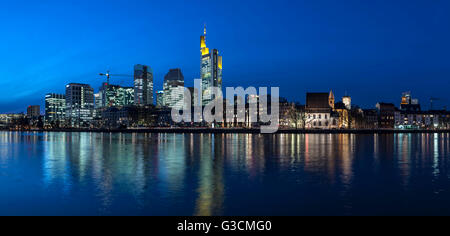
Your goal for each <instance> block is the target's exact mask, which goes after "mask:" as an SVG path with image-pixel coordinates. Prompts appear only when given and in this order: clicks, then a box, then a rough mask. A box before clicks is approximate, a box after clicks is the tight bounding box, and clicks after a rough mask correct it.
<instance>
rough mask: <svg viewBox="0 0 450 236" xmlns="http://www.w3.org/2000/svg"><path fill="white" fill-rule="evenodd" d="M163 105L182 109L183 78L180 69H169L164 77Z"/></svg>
mask: <svg viewBox="0 0 450 236" xmlns="http://www.w3.org/2000/svg"><path fill="white" fill-rule="evenodd" d="M163 87H164V99H163V104H164V106H166V107H169V108H176V109H180V110H181V109H183V97H184V76H183V73H181V70H180V69H170V70H169V72H168V73H167V74H166V76H164V86H163Z"/></svg>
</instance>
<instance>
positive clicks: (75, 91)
mask: <svg viewBox="0 0 450 236" xmlns="http://www.w3.org/2000/svg"><path fill="white" fill-rule="evenodd" d="M93 113H94V89H92V87H91V86H90V85H88V84H76V83H71V84H68V85H66V118H67V119H68V121H70V125H71V126H75V127H87V126H89V124H90V122H91V121H92V119H93Z"/></svg>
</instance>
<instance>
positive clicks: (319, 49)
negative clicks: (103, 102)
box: [0, 1, 450, 113]
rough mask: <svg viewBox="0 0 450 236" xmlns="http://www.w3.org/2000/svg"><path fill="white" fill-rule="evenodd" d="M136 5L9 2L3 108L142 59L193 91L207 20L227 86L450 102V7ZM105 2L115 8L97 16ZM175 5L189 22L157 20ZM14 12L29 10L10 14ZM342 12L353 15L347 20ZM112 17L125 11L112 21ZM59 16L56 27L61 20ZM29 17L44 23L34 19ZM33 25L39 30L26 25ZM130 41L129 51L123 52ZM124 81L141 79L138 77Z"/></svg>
mask: <svg viewBox="0 0 450 236" xmlns="http://www.w3.org/2000/svg"><path fill="white" fill-rule="evenodd" d="M47 3H48V4H47ZM139 3H144V2H141V1H134V2H132V3H127V2H120V1H119V2H114V3H111V4H103V5H102V2H101V1H98V2H96V3H93V4H87V3H86V2H80V3H78V2H77V4H75V7H74V8H73V9H71V11H68V12H66V11H61V10H63V9H66V8H67V7H69V5H70V4H68V2H64V3H58V4H55V3H53V2H52V1H48V2H45V3H44V4H36V3H34V4H30V5H29V6H27V7H25V8H24V9H23V11H19V6H18V5H16V4H17V3H9V4H8V5H10V10H9V12H8V13H6V12H5V13H4V14H2V15H3V17H12V19H14V20H12V21H10V22H11V24H9V25H6V26H5V27H4V38H3V39H2V41H3V44H2V45H3V46H0V51H3V52H4V53H2V59H1V61H2V65H3V66H1V67H0V72H1V73H2V75H3V76H4V78H6V79H4V80H3V81H2V82H3V86H2V89H1V90H0V91H1V92H2V93H1V94H2V95H1V101H2V102H1V103H0V109H1V110H0V112H1V113H14V112H23V111H25V109H26V107H27V106H29V105H41V108H43V103H44V96H45V95H46V94H47V93H58V94H62V93H63V92H64V89H65V87H64V86H65V85H66V84H69V83H71V82H76V83H87V84H90V85H91V86H92V87H93V88H94V89H95V91H97V89H98V87H99V86H100V84H101V83H102V82H104V81H105V79H104V78H101V77H100V76H97V75H98V73H99V72H102V71H105V70H107V69H108V70H111V72H112V73H120V74H132V69H133V68H132V66H133V65H134V64H145V65H149V66H150V67H152V68H153V69H154V73H155V79H154V85H155V88H154V91H157V90H161V89H162V84H163V83H162V81H163V77H164V75H165V73H167V71H168V70H169V69H171V68H180V69H181V70H182V71H183V74H184V75H185V78H186V79H185V80H186V86H187V87H188V86H192V82H193V79H194V78H200V73H199V67H200V65H199V60H198V55H199V53H198V36H199V35H200V33H202V30H203V24H204V23H206V25H207V27H208V44H209V45H212V46H213V47H214V48H219V49H220V52H221V54H223V55H224V57H225V59H224V60H225V61H224V63H225V68H224V69H225V71H224V80H225V83H224V87H226V86H231V87H236V86H244V87H246V86H279V87H280V92H281V96H282V97H286V98H288V99H289V100H291V101H298V102H300V103H305V102H304V101H305V99H306V98H305V94H306V92H320V91H328V90H330V89H333V91H334V92H335V94H336V95H337V98H340V97H341V96H342V95H344V94H345V93H347V94H348V95H350V96H351V97H352V100H353V101H354V104H357V105H360V106H361V107H367V108H373V107H374V106H375V104H376V103H377V102H392V103H394V104H396V105H398V103H399V102H398V99H399V95H398V94H400V93H401V92H404V91H412V92H413V93H414V94H415V96H416V97H417V98H418V99H419V101H420V103H422V105H423V107H424V108H427V107H428V104H429V101H428V100H429V98H430V97H431V96H433V97H438V98H441V101H439V103H440V104H439V103H438V104H437V105H436V106H439V107H443V106H447V105H448V104H449V101H448V100H446V88H448V85H449V80H448V78H449V77H450V71H449V68H448V63H449V61H448V59H447V57H446V55H447V54H448V53H449V52H450V47H449V45H448V44H447V43H446V42H448V39H449V37H450V36H449V34H448V32H446V30H445V29H446V28H448V25H449V23H447V22H450V20H448V18H449V16H447V15H445V11H444V10H443V9H445V7H446V6H448V5H449V3H447V2H436V3H434V4H429V3H426V4H425V2H424V1H408V2H406V1H405V2H403V1H399V2H396V3H390V6H391V8H389V9H382V8H381V5H382V4H379V5H378V4H377V3H368V4H364V5H358V3H357V2H353V4H347V5H344V4H342V5H340V4H338V5H337V6H333V5H332V4H336V3H331V2H328V1H321V2H320V3H303V2H302V3H288V2H284V1H282V2H281V3H279V4H273V3H269V2H266V1H263V2H262V3H261V4H253V2H252V1H249V2H245V3H242V4H241V5H240V8H238V9H234V8H233V5H234V3H236V2H232V3H211V5H209V6H202V8H201V9H202V10H199V9H197V8H196V7H199V5H201V2H193V3H192V4H183V3H180V2H175V3H176V4H167V3H152V2H150V3H148V2H147V4H146V5H145V6H148V5H149V4H151V5H152V4H153V6H154V7H155V9H157V10H155V13H157V16H152V17H150V16H139V17H138V16H134V17H130V14H131V16H132V13H133V10H135V9H137V8H138V7H141V6H140V4H139ZM406 3H407V4H406ZM49 5H51V7H50V8H49V9H46V7H48V6H49ZM169 5H170V6H169ZM100 6H101V7H106V8H107V10H108V11H107V13H102V11H97V10H98V9H99V7H100ZM125 6H126V7H125ZM172 7H174V8H177V9H178V8H180V9H181V8H183V9H185V11H183V14H185V15H188V16H189V17H187V18H189V20H187V21H180V19H181V16H177V17H175V18H174V19H173V20H167V21H164V20H160V21H158V23H155V22H157V21H156V19H157V18H158V17H162V18H163V19H169V18H170V17H174V16H173V14H170V12H169V10H170V9H171V8H172ZM34 8H36V9H37V10H40V11H42V12H41V13H48V14H41V13H40V14H39V15H36V13H35V12H34V11H31V9H34ZM266 8H269V9H271V11H270V15H269V16H270V17H267V18H263V17H262V16H264V15H265V14H261V12H268V10H265V9H266ZM205 9H210V10H211V9H216V10H217V11H214V13H212V11H209V10H205ZM348 9H353V10H352V11H347V10H348ZM232 10H233V11H232ZM311 10H312V11H311ZM358 10H360V11H358ZM0 11H1V10H0ZM15 11H18V12H20V14H17V16H15V15H14V14H11V13H14V12H15ZM234 11H236V12H234ZM257 11H259V12H257ZM60 12H64V14H66V13H67V16H64V15H61V13H60ZM81 12H85V13H86V15H87V16H90V17H93V19H92V21H88V19H87V18H76V16H78V15H79V13H81ZM308 12H309V13H308ZM343 12H347V13H350V14H348V15H347V16H346V17H342V16H341V15H340V14H341V13H343ZM358 12H359V13H358ZM232 13H233V14H232ZM234 13H239V14H234ZM244 13H248V14H247V15H245V14H244ZM108 14H111V15H116V16H117V17H112V18H107V17H106V15H108ZM183 14H182V15H183ZM41 15H46V17H41ZM232 15H233V16H234V15H237V17H236V18H232V17H231V16H232ZM24 16H25V17H24ZM252 16H257V17H256V18H255V17H253V18H252ZM337 16H340V17H339V19H336V20H337V21H335V20H333V19H334V17H336V18H337ZM18 17H24V18H23V19H18ZM56 17H57V18H58V19H59V22H58V23H55V22H53V21H52V19H54V18H56ZM31 19H33V20H34V19H36V21H33V23H30V20H31ZM74 19H77V20H74ZM289 19H291V22H290V21H289ZM356 19H359V20H360V21H359V22H355V20H356ZM412 19H413V20H412ZM133 23H137V26H136V25H133ZM3 24H5V23H3ZM27 24H31V26H33V27H26V30H24V32H19V31H17V29H19V28H24V27H25V26H26V25H27ZM143 25H148V28H149V29H151V30H148V31H144V32H143V33H142V34H141V35H142V36H141V37H139V38H138V39H136V38H134V36H135V35H134V34H133V33H130V32H133V30H134V29H136V28H137V27H138V26H139V27H141V26H143ZM150 26H155V27H153V28H152V27H150ZM43 31H44V32H46V33H45V34H39V35H38V32H43ZM89 34H91V35H95V37H93V38H92V37H88V35H89ZM97 35H98V36H97ZM103 35H105V37H103ZM74 36H75V37H74ZM110 36H111V37H110ZM30 39H33V40H30ZM316 40H318V41H317V42H315V41H316ZM11 42H12V43H11ZM102 43H103V44H102ZM124 44H125V45H127V44H129V45H130V46H127V47H123V48H121V47H118V46H119V45H124ZM149 45H150V46H149ZM293 55H296V56H295V57H294V56H293ZM86 58H88V60H86ZM124 58H126V59H124ZM250 59H251V60H250ZM288 59H289V60H288ZM243 77H244V78H243ZM280 77H281V78H280ZM121 80H123V79H118V80H113V81H111V83H112V84H116V83H120V82H121ZM125 85H129V86H130V85H132V79H130V81H128V83H126V84H125ZM374 88H375V89H374ZM430 91H433V93H431V92H430ZM154 95H155V94H154ZM41 112H42V109H41Z"/></svg>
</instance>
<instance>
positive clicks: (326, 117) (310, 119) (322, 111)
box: [305, 91, 339, 129]
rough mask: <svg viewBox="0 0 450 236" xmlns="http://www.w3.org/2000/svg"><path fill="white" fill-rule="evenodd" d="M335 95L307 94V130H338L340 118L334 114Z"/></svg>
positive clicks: (331, 93)
mask: <svg viewBox="0 0 450 236" xmlns="http://www.w3.org/2000/svg"><path fill="white" fill-rule="evenodd" d="M334 102H335V99H334V94H333V92H332V91H331V92H330V93H307V94H306V125H305V126H306V128H309V129H331V128H337V124H338V120H339V116H337V117H336V115H335V114H333V110H334V105H335V103H334Z"/></svg>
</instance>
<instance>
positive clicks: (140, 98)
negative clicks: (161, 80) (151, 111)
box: [134, 65, 153, 106]
mask: <svg viewBox="0 0 450 236" xmlns="http://www.w3.org/2000/svg"><path fill="white" fill-rule="evenodd" d="M134 104H135V105H138V106H145V105H151V104H153V71H152V69H151V68H150V67H149V66H145V65H135V66H134Z"/></svg>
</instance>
